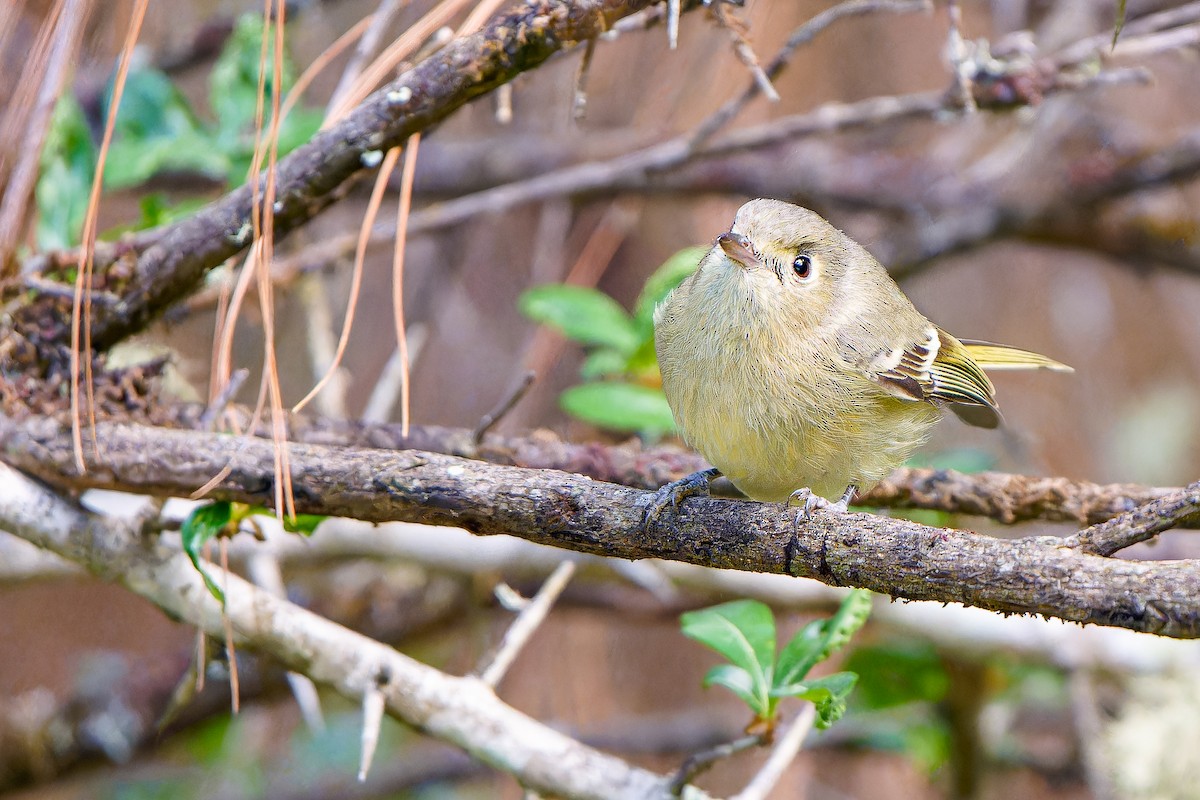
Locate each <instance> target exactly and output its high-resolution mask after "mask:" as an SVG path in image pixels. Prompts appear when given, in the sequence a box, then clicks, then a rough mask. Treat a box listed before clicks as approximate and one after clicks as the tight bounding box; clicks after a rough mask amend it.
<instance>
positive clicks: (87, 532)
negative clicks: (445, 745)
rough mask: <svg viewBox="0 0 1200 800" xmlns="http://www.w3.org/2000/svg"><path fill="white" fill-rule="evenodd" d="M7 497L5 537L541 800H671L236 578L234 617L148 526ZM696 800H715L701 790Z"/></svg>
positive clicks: (14, 481)
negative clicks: (401, 725) (376, 714)
mask: <svg viewBox="0 0 1200 800" xmlns="http://www.w3.org/2000/svg"><path fill="white" fill-rule="evenodd" d="M0 487H2V488H0V526H3V527H5V528H7V529H9V530H11V531H12V532H13V533H15V534H17V535H18V536H21V537H22V538H25V539H28V540H29V541H31V542H34V543H35V544H37V545H38V546H40V547H43V548H45V549H48V550H51V551H53V552H56V553H58V554H59V555H61V556H63V557H65V558H69V559H71V560H72V561H75V562H78V563H80V564H84V565H86V566H87V567H88V568H89V569H90V570H92V571H93V572H97V573H99V574H100V575H101V576H102V577H104V578H107V579H109V580H114V581H117V582H119V583H121V584H122V585H124V586H125V587H126V588H128V589H130V590H131V591H133V592H135V593H136V594H139V595H141V596H142V597H145V598H147V599H148V600H150V601H151V602H153V603H155V604H156V605H158V606H159V607H160V608H162V609H163V610H164V611H166V612H167V613H168V614H170V615H171V616H173V617H175V618H178V619H182V620H185V621H187V622H188V623H190V624H193V625H196V626H198V627H200V628H202V629H203V630H205V631H206V632H208V633H209V634H210V635H213V636H223V631H224V626H225V624H226V622H225V621H226V619H227V620H228V623H229V624H230V625H231V626H232V629H233V631H234V637H235V639H236V640H237V641H238V642H239V643H240V644H242V645H243V646H247V647H253V648H256V649H261V650H264V651H266V652H269V653H271V654H272V655H273V656H275V657H276V658H277V659H278V660H279V661H280V662H282V663H283V664H284V666H286V667H287V668H288V669H291V670H295V671H297V672H303V673H304V674H306V675H308V676H309V677H311V678H312V679H313V680H316V681H319V682H321V683H325V684H328V685H330V686H333V687H334V688H335V689H337V690H338V691H339V692H341V693H342V694H344V695H346V696H347V697H350V698H359V697H361V696H362V695H363V694H364V693H365V692H367V691H368V690H378V691H380V692H382V693H383V695H384V698H385V701H386V705H387V710H388V712H389V713H390V714H392V715H393V716H395V717H397V718H398V719H401V720H403V721H404V722H406V723H408V724H410V725H412V726H413V727H415V728H417V729H419V730H421V731H424V732H425V733H427V734H429V735H431V736H435V737H437V738H439V739H443V740H444V741H448V742H450V743H452V744H455V745H458V746H460V747H462V748H463V749H465V750H467V751H468V752H469V753H471V754H472V755H474V756H475V757H476V758H477V759H479V760H480V761H483V762H484V763H486V764H489V765H491V766H494V767H496V768H498V769H502V770H504V771H506V772H509V773H511V774H513V775H514V776H516V777H517V778H518V779H519V780H520V781H521V782H522V783H523V784H524V785H526V786H528V787H530V788H532V789H534V790H536V791H539V792H545V793H547V794H554V795H563V796H567V797H572V798H596V800H605V798H612V797H628V798H661V800H669V798H670V797H671V795H670V793H669V791H668V788H667V786H668V779H667V778H665V777H663V776H660V775H656V774H654V773H652V772H649V771H647V770H643V769H640V768H638V767H634V766H631V765H630V764H628V763H627V762H625V761H623V760H621V759H619V758H616V757H614V756H609V755H606V754H604V753H601V752H599V751H597V750H594V749H592V748H590V747H587V746H585V745H583V744H580V743H579V742H578V741H576V740H574V739H571V738H570V737H568V736H566V735H564V734H562V733H559V732H558V731H555V730H553V729H551V728H549V727H547V726H545V725H543V724H541V723H539V722H537V721H536V720H534V719H532V718H530V717H528V716H526V715H524V714H522V713H521V712H519V711H517V710H515V709H513V708H511V707H509V706H507V705H505V704H504V703H503V702H501V701H500V700H499V699H498V698H497V697H496V695H495V694H494V693H493V692H492V691H491V689H490V688H488V687H487V686H486V685H485V684H484V683H483V682H482V681H480V680H478V679H476V678H457V677H452V676H449V675H446V674H443V673H441V672H439V671H438V670H436V669H434V668H432V667H429V666H426V665H424V664H421V663H420V662H417V661H414V660H412V659H410V658H408V657H407V656H404V655H402V654H400V653H398V652H397V651H395V650H393V649H392V648H390V647H387V646H386V645H383V644H380V643H379V642H376V641H374V640H372V639H370V638H368V637H366V636H363V635H362V634H359V633H356V632H354V631H351V630H348V629H346V628H343V627H341V626H340V625H337V624H336V623H333V622H330V621H329V620H326V619H324V618H323V617H321V616H319V615H317V614H314V613H312V612H310V611H306V610H305V609H302V608H300V607H299V606H297V605H295V604H293V603H290V602H288V601H286V600H283V599H281V598H278V597H275V596H273V595H271V594H270V593H268V592H265V591H263V590H261V589H258V588H256V587H255V586H253V585H251V584H250V583H248V582H246V581H244V580H242V579H241V578H239V577H237V576H236V575H227V576H222V577H221V578H220V580H221V584H222V586H224V587H225V597H226V601H225V604H224V606H222V604H221V603H219V602H218V601H217V600H216V599H215V598H214V597H213V596H212V595H210V594H209V593H208V591H207V590H206V589H205V588H204V584H203V582H202V581H201V580H200V576H199V574H198V573H197V572H196V570H195V569H194V568H193V567H192V566H191V564H190V563H189V562H188V560H187V558H186V556H184V555H182V554H181V553H179V552H178V551H174V550H172V549H170V548H168V547H166V546H164V545H162V544H159V543H156V542H152V541H147V540H145V539H144V538H143V537H142V536H141V535H140V533H139V532H138V531H137V530H136V526H134V525H130V524H129V523H127V522H123V521H120V520H117V519H114V518H104V517H100V516H99V515H91V514H88V513H87V512H85V511H82V510H81V509H79V508H78V507H76V506H73V505H71V504H69V503H67V502H66V501H64V500H62V499H60V498H59V497H57V496H56V495H54V494H53V493H52V492H50V491H48V490H46V489H45V488H44V487H42V486H40V485H38V484H36V483H34V482H33V481H30V480H29V479H27V478H25V477H24V476H22V475H20V474H19V473H17V472H15V471H14V470H12V469H10V468H8V467H4V466H0ZM211 569H213V570H217V569H218V568H217V567H215V566H213V567H211ZM684 796H685V797H691V798H703V797H706V796H707V795H705V794H704V793H703V792H700V791H699V790H696V789H694V788H690V787H689V789H688V791H687V792H686V793H685V794H684Z"/></svg>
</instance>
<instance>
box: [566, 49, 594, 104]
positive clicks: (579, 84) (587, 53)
mask: <svg viewBox="0 0 1200 800" xmlns="http://www.w3.org/2000/svg"><path fill="white" fill-rule="evenodd" d="M595 53H596V40H595V39H594V38H592V39H588V43H587V45H586V46H585V47H584V48H583V55H582V56H581V57H580V59H579V68H578V69H576V70H575V90H574V92H572V98H571V119H572V120H574V121H575V122H579V121H580V120H582V119H583V118H584V117H585V116H586V115H587V81H588V75H590V74H591V69H592V56H594V55H595Z"/></svg>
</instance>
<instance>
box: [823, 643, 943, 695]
mask: <svg viewBox="0 0 1200 800" xmlns="http://www.w3.org/2000/svg"><path fill="white" fill-rule="evenodd" d="M845 667H846V669H848V670H852V671H853V672H855V673H857V674H858V676H859V685H858V694H857V695H856V697H857V701H858V703H859V704H861V705H862V706H863V707H865V708H867V709H872V710H878V709H885V708H894V707H897V706H902V705H906V704H913V703H919V702H927V703H938V702H941V701H942V699H943V698H944V697H945V696H946V692H947V691H948V690H949V687H950V679H949V677H948V676H947V674H946V668H945V666H944V665H943V663H942V658H941V656H940V654H939V653H938V651H937V649H936V648H934V647H933V646H932V645H930V644H928V643H918V642H915V641H912V640H905V641H896V642H885V643H882V644H872V645H866V646H862V647H856V648H854V651H853V652H852V653H850V655H849V656H848V657H847V658H846V661H845Z"/></svg>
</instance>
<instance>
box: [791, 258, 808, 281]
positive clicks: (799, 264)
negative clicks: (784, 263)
mask: <svg viewBox="0 0 1200 800" xmlns="http://www.w3.org/2000/svg"><path fill="white" fill-rule="evenodd" d="M792 270H793V271H795V273H796V275H798V276H799V277H801V278H807V277H808V276H809V275H810V274H812V259H811V258H809V257H808V256H805V255H799V256H796V260H795V261H793V262H792Z"/></svg>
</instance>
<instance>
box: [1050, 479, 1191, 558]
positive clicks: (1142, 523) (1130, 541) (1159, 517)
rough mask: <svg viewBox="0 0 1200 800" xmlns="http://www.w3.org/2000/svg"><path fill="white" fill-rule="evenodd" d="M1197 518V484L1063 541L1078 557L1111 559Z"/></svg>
mask: <svg viewBox="0 0 1200 800" xmlns="http://www.w3.org/2000/svg"><path fill="white" fill-rule="evenodd" d="M1197 514H1200V481H1197V482H1195V483H1193V484H1190V485H1189V486H1186V487H1184V488H1183V489H1180V490H1179V491H1177V492H1173V493H1172V494H1169V495H1167V496H1166V497H1162V498H1159V499H1158V500H1155V501H1154V502H1152V503H1147V504H1146V505H1144V506H1142V507H1141V508H1136V509H1134V510H1133V511H1129V512H1127V513H1125V514H1122V515H1120V516H1118V517H1114V518H1112V519H1110V520H1108V521H1107V522H1101V523H1100V524H1098V525H1093V526H1092V527H1090V528H1088V529H1087V530H1084V531H1080V532H1079V533H1077V534H1075V535H1074V536H1071V537H1068V538H1067V539H1064V540H1063V546H1064V547H1068V548H1070V549H1073V550H1078V551H1079V552H1081V553H1088V554H1092V555H1100V556H1111V555H1113V554H1114V553H1117V552H1119V551H1121V550H1124V549H1125V548H1126V547H1129V546H1130V545H1134V544H1137V543H1138V542H1144V541H1146V540H1147V539H1152V538H1154V537H1155V536H1157V535H1158V534H1160V533H1162V532H1163V531H1168V530H1170V529H1171V528H1174V527H1176V526H1177V525H1178V524H1179V523H1180V522H1181V521H1183V520H1185V519H1187V518H1188V517H1195V516H1196V515H1197Z"/></svg>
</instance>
